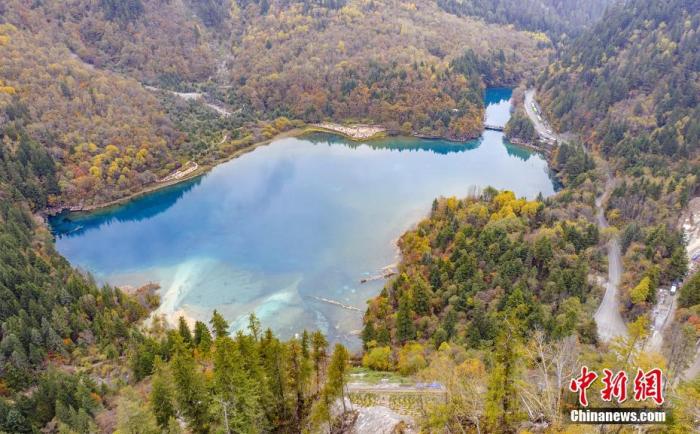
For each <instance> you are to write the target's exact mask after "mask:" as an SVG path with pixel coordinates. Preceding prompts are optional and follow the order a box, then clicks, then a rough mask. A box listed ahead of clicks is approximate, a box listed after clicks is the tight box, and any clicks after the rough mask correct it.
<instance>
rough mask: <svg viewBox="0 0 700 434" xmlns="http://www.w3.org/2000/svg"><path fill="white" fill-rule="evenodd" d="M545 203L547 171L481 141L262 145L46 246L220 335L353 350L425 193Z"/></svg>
mask: <svg viewBox="0 0 700 434" xmlns="http://www.w3.org/2000/svg"><path fill="white" fill-rule="evenodd" d="M486 102H487V107H488V108H487V123H489V124H501V125H502V124H504V123H505V122H506V121H507V119H508V117H509V109H510V91H509V90H507V89H492V90H489V91H488V92H487V95H486ZM489 185H491V186H493V187H496V188H499V189H510V190H513V191H515V192H516V194H517V195H519V196H526V197H529V198H534V197H535V196H537V194H538V193H542V194H543V195H544V196H547V195H550V194H552V193H553V191H554V188H553V183H552V180H551V179H550V177H549V174H548V169H547V164H546V162H545V160H544V159H543V158H541V157H540V156H539V155H537V154H532V153H530V152H528V151H525V150H523V149H520V148H517V147H514V146H512V145H510V144H508V143H507V142H505V141H504V139H503V135H502V134H501V133H499V132H495V131H486V132H485V133H484V135H483V136H482V137H481V138H480V139H479V140H477V141H472V142H468V143H452V142H447V141H441V140H419V139H412V138H390V139H385V140H381V141H375V142H371V144H354V143H353V144H350V143H348V142H346V141H344V140H343V139H340V138H338V137H335V136H330V135H313V136H309V137H304V138H289V139H282V140H278V141H275V142H273V143H272V144H270V145H269V146H263V147H260V148H258V149H256V150H255V151H253V152H250V153H248V154H245V155H243V156H241V157H240V158H238V159H235V160H232V161H230V162H228V163H225V164H222V165H220V166H218V167H216V168H215V169H213V170H212V171H211V172H209V173H208V174H206V175H204V176H202V177H200V178H198V179H196V180H193V181H189V182H186V183H183V184H180V185H178V186H175V187H172V188H169V189H166V190H163V191H159V192H156V193H152V194H149V195H147V196H144V197H142V198H139V199H137V200H134V201H131V202H130V203H128V204H127V205H124V206H121V207H119V208H115V209H109V210H107V211H102V212H100V213H94V214H90V215H69V216H59V217H56V218H54V219H52V221H51V224H52V227H53V230H54V232H55V233H56V238H57V246H58V250H59V251H60V252H61V253H62V254H63V255H64V256H65V257H66V258H68V259H69V260H70V261H71V263H72V264H74V265H75V266H77V267H79V268H81V269H84V270H87V271H89V272H91V273H92V274H93V275H94V276H95V278H96V279H97V280H98V281H100V282H109V283H112V284H115V285H131V286H137V285H141V284H144V283H147V282H158V283H159V284H160V285H161V297H162V305H161V307H160V312H161V313H163V314H165V315H167V316H168V317H169V318H171V319H173V320H174V319H177V316H178V315H185V316H186V317H188V318H190V319H202V320H205V321H206V320H208V319H209V318H210V316H211V312H212V310H213V309H215V308H216V309H218V310H219V312H221V313H223V314H224V315H225V317H226V318H227V319H228V320H229V321H230V323H231V324H232V328H233V329H237V328H241V327H244V326H245V325H246V324H247V316H248V314H249V313H250V312H255V313H256V314H257V315H258V316H259V317H260V319H261V321H262V323H263V326H265V327H268V326H269V327H272V328H273V329H274V330H275V331H277V332H279V333H280V334H281V335H282V336H283V337H288V336H290V335H293V334H294V333H296V332H299V331H301V330H302V329H304V328H307V329H317V328H320V329H322V330H323V331H325V332H326V333H328V334H329V336H330V338H331V340H334V341H338V342H344V343H346V344H349V345H350V346H351V347H353V348H357V346H358V344H359V340H358V338H357V335H356V333H357V331H358V330H359V329H360V328H361V323H362V311H364V309H365V301H366V300H367V299H368V298H370V297H372V296H374V295H376V294H377V293H378V291H379V290H380V289H381V286H382V285H383V281H381V280H379V279H378V280H372V279H370V281H369V282H367V283H360V281H361V280H362V279H366V278H369V277H372V276H376V275H377V274H379V273H380V272H381V269H382V268H383V267H385V266H387V265H389V264H393V263H396V262H397V261H398V257H397V249H396V240H397V238H398V237H399V236H400V235H401V234H402V233H403V232H404V231H406V230H407V229H409V228H410V227H411V226H412V225H413V224H415V223H416V222H417V221H419V220H420V219H421V218H422V217H424V216H426V214H427V213H428V211H429V209H430V205H431V203H432V201H433V199H434V198H436V197H438V196H451V195H456V196H466V195H467V194H469V193H470V191H473V190H474V189H475V188H478V187H485V186H489Z"/></svg>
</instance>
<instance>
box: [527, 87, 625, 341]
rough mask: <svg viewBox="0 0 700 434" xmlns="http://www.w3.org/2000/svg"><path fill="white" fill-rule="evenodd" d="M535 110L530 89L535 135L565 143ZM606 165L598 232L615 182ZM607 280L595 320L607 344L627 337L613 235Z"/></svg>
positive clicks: (598, 204) (619, 254)
mask: <svg viewBox="0 0 700 434" xmlns="http://www.w3.org/2000/svg"><path fill="white" fill-rule="evenodd" d="M535 107H538V105H537V103H536V101H535V89H529V90H527V91H526V92H525V112H526V113H527V115H528V116H529V118H530V120H531V121H532V123H533V125H534V126H535V130H536V131H537V134H539V136H540V137H541V138H543V139H548V140H556V141H558V142H566V139H565V138H564V137H563V136H562V135H560V134H557V133H555V132H554V131H553V130H552V129H551V128H550V127H549V124H548V123H547V121H546V120H545V119H544V118H543V117H542V114H541V110H540V109H539V108H538V109H537V110H538V113H539V116H538V113H536V112H535ZM599 164H603V165H605V167H604V172H605V173H606V176H607V180H606V182H605V190H604V191H603V194H602V195H600V196H599V197H598V198H597V199H596V201H595V205H596V220H597V222H598V227H599V228H600V229H605V228H607V227H608V226H609V225H608V221H607V219H606V218H605V204H606V202H607V200H608V198H609V197H610V193H612V189H613V188H614V186H615V184H614V180H613V178H612V176H611V175H610V171H609V169H608V167H607V164H606V163H605V162H602V161H601V162H599ZM607 247H608V279H607V281H606V282H605V294H604V295H603V300H601V302H600V306H598V310H597V311H596V313H595V315H594V318H595V321H596V324H597V325H598V336H599V337H600V339H601V340H603V342H608V341H610V340H611V339H612V338H614V337H617V336H627V326H626V325H625V322H624V320H623V319H622V315H621V314H620V300H619V297H618V287H619V286H620V276H621V275H622V251H621V248H620V240H619V239H618V237H617V236H614V237H612V238H611V239H610V241H608V245H607Z"/></svg>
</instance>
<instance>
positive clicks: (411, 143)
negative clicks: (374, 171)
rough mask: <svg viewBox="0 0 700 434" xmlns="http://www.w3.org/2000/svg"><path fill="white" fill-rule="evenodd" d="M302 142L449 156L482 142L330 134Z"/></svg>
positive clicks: (309, 136)
mask: <svg viewBox="0 0 700 434" xmlns="http://www.w3.org/2000/svg"><path fill="white" fill-rule="evenodd" d="M304 140H308V141H309V142H311V143H313V144H315V145H342V146H346V147H348V148H351V149H356V148H358V147H360V146H368V147H370V148H372V149H377V150H380V149H388V150H392V151H398V152H406V151H408V152H411V151H427V152H433V153H436V154H443V155H445V154H451V153H457V152H465V151H470V150H472V149H476V148H478V147H479V146H480V145H481V142H482V140H481V139H477V140H470V141H468V142H451V141H449V140H442V139H420V138H417V137H386V138H382V139H374V140H369V141H354V140H350V139H347V138H345V137H343V136H339V135H337V134H332V133H318V132H316V133H311V134H308V135H305V136H304Z"/></svg>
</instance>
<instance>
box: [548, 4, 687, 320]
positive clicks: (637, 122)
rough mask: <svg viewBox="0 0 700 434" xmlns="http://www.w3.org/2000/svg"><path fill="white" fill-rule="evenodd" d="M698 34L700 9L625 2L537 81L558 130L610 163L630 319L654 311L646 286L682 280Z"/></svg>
mask: <svg viewBox="0 0 700 434" xmlns="http://www.w3.org/2000/svg"><path fill="white" fill-rule="evenodd" d="M698 28H700V4H698V2H695V1H683V0H677V1H669V2H656V1H649V0H643V1H633V2H626V3H625V4H624V5H620V6H617V7H614V8H611V9H610V10H609V11H608V12H607V13H606V15H605V17H604V18H603V22H601V23H600V24H598V25H596V26H595V27H594V28H593V29H591V30H590V31H588V32H587V33H585V34H583V35H582V36H581V37H580V38H579V39H577V40H576V41H575V42H573V43H572V44H571V46H570V47H569V48H568V49H567V50H565V52H564V53H563V54H562V56H561V60H559V61H558V62H555V63H554V64H552V65H550V66H549V68H547V70H545V71H544V73H543V74H542V76H541V77H540V78H539V81H538V86H539V90H540V92H539V94H538V95H539V99H540V102H541V103H542V105H543V107H544V109H545V110H546V111H547V113H548V115H549V116H550V118H551V119H552V120H553V121H554V122H555V123H556V124H557V126H558V127H559V129H561V130H564V131H566V130H570V131H573V132H575V133H576V134H578V135H579V136H580V138H581V140H582V141H584V142H586V143H588V144H589V145H590V147H592V148H594V149H596V150H598V151H600V152H601V153H602V154H603V156H604V157H605V158H608V159H610V160H611V161H612V162H613V170H614V171H615V172H616V173H615V176H616V177H617V179H618V181H617V186H616V188H615V189H614V190H613V194H612V197H611V199H610V201H609V204H608V210H607V214H608V218H609V220H610V221H611V222H612V223H613V224H615V225H616V226H617V227H618V228H619V229H620V230H621V231H622V236H623V238H622V239H623V247H624V249H625V253H626V255H625V270H626V272H627V274H626V276H625V278H624V279H623V282H624V290H625V291H624V293H623V301H624V310H625V312H626V314H627V315H629V316H631V317H634V316H636V315H639V314H640V313H643V312H645V309H644V307H647V308H648V307H649V305H648V304H647V305H644V303H640V302H639V300H636V301H635V297H634V296H633V294H634V293H635V292H638V291H643V290H644V288H645V287H646V286H647V285H648V283H649V282H651V287H652V288H656V287H657V286H659V285H670V282H672V281H673V280H675V279H679V278H681V277H682V276H683V275H684V273H685V271H686V267H685V257H684V256H685V249H684V247H683V239H682V235H681V233H680V232H679V231H678V219H679V217H678V211H679V210H681V209H682V207H684V206H686V205H687V203H688V200H689V199H690V198H691V197H692V196H693V195H695V194H696V193H697V177H698V174H700V161H699V160H698V157H700V153H699V150H700V148H699V147H698V145H699V144H700V104H699V103H700V50H698V47H700V33H699V32H698ZM645 279H646V280H645ZM640 285H641V286H640ZM651 292H652V293H653V292H654V291H651ZM640 304H641V306H640Z"/></svg>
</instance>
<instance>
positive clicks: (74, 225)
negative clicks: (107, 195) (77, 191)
mask: <svg viewBox="0 0 700 434" xmlns="http://www.w3.org/2000/svg"><path fill="white" fill-rule="evenodd" d="M201 181H202V177H201V176H198V177H197V178H194V179H191V180H188V181H184V182H181V183H179V184H176V185H173V186H171V187H167V188H164V189H162V190H158V191H155V192H153V193H149V194H146V195H144V196H141V197H139V198H137V199H134V200H131V201H129V202H127V203H125V204H123V205H116V206H113V207H108V208H105V209H103V210H99V211H95V212H92V213H68V212H64V213H61V214H59V215H57V216H54V217H51V218H50V219H49V223H50V225H51V230H52V231H53V233H54V235H56V237H57V238H61V237H74V236H78V235H82V234H84V233H85V232H87V231H89V230H93V229H97V228H99V227H101V226H102V225H105V224H110V223H113V222H131V221H141V220H146V219H150V218H153V217H155V216H156V215H158V214H160V213H162V212H164V211H166V210H167V209H168V208H170V207H172V206H173V205H175V203H177V201H178V200H180V198H181V197H183V196H184V195H185V193H187V192H188V191H190V190H192V189H193V188H194V187H195V186H197V185H199V183H200V182H201Z"/></svg>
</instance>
